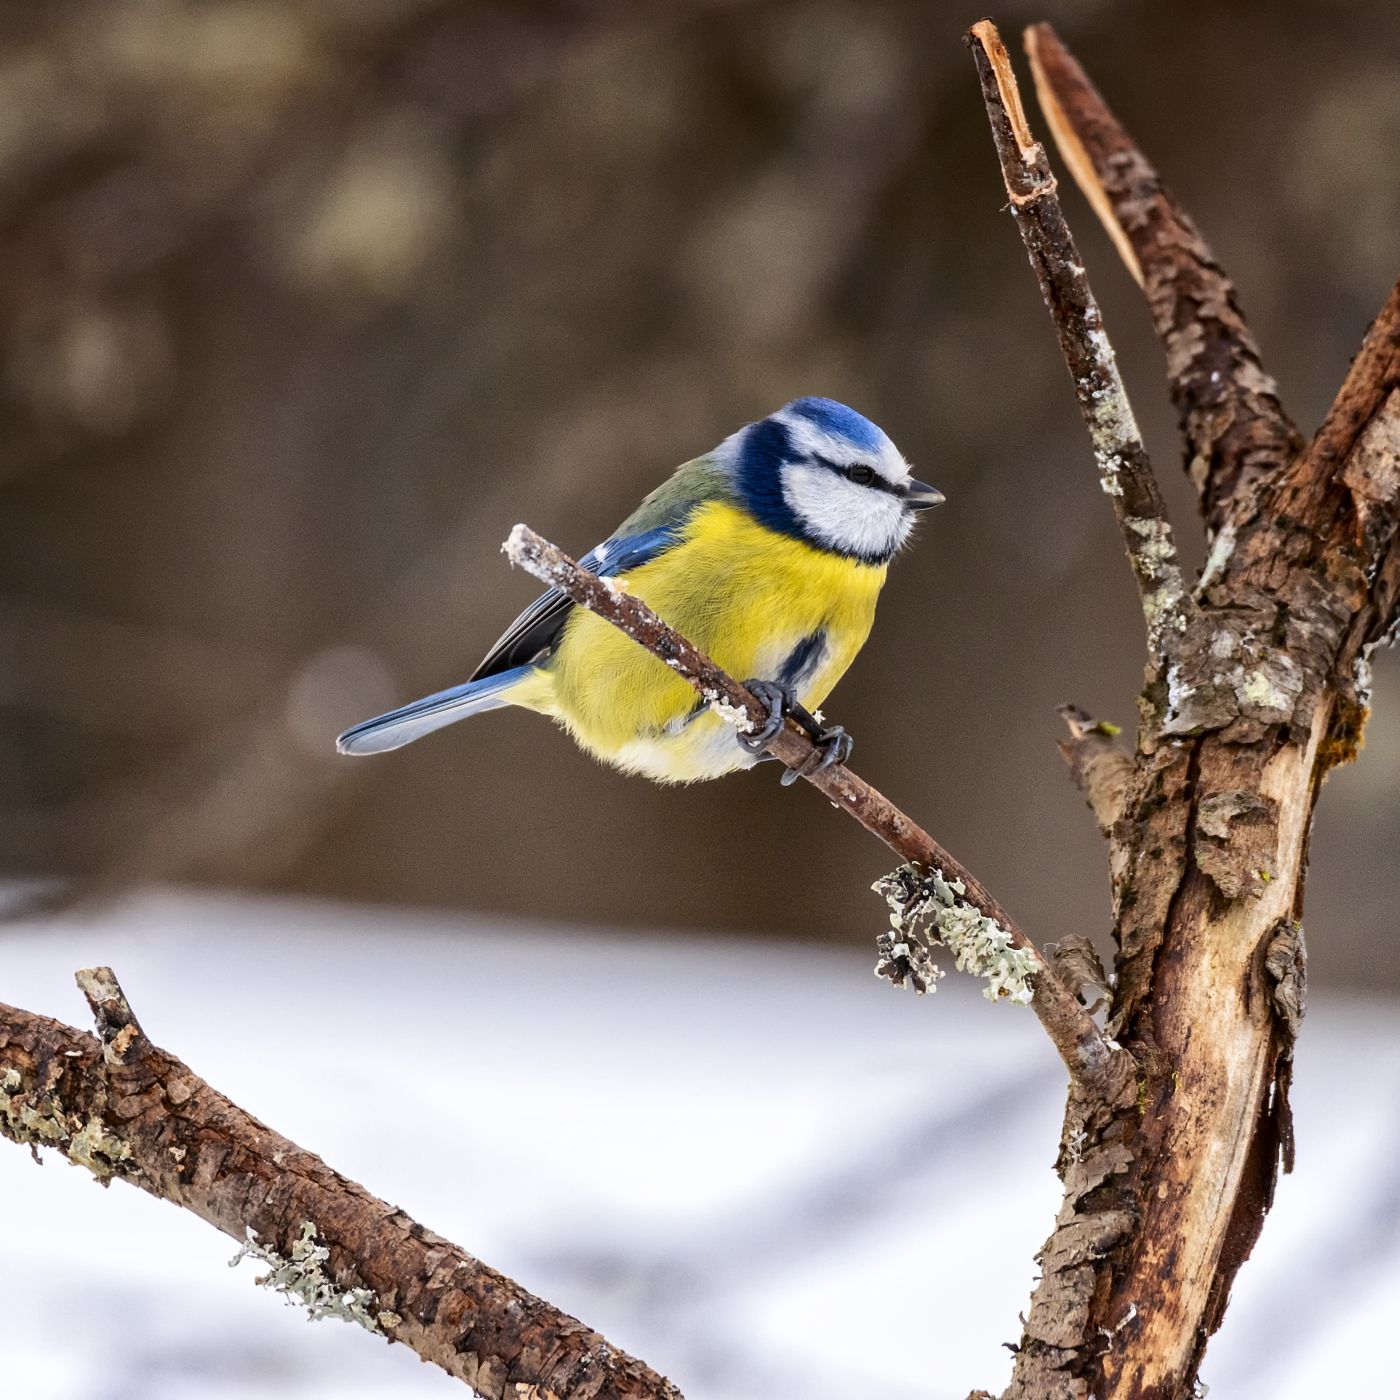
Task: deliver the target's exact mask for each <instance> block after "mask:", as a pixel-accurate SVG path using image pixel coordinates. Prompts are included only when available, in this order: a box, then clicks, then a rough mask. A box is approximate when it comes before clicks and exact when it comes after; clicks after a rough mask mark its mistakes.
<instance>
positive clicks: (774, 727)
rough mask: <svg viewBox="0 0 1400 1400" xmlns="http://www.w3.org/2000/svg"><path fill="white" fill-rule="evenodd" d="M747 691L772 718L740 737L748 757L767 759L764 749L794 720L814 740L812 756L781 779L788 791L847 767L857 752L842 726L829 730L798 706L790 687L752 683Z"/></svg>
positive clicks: (788, 770)
mask: <svg viewBox="0 0 1400 1400" xmlns="http://www.w3.org/2000/svg"><path fill="white" fill-rule="evenodd" d="M744 688H745V689H746V690H748V691H749V693H750V694H751V695H752V696H753V697H754V699H755V700H757V701H758V702H759V703H760V704H761V705H763V706H764V708H765V709H766V710H767V711H768V718H767V719H766V720H765V721H764V722H763V723H762V724H761V725H760V726H759V727H758V728H757V729H755V730H753V731H752V732H751V733H748V734H739V735H738V736H737V738H738V740H739V743H740V745H741V747H742V748H744V749H745V750H746V751H747V752H748V753H752V754H760V755H762V756H763V757H768V756H769V755H764V754H763V749H764V746H765V745H766V744H767V743H768V741H769V740H770V739H772V738H773V736H774V735H775V734H776V733H777V732H778V731H779V730H780V729H781V728H782V727H783V724H784V722H785V721H786V720H787V719H788V718H789V717H791V718H792V719H794V720H795V721H796V722H797V723H798V725H800V726H801V728H802V729H803V730H805V731H806V734H807V737H808V738H809V739H811V741H812V744H813V746H814V747H813V750H812V752H811V754H810V755H809V756H808V757H807V758H806V759H805V760H804V761H803V762H802V763H800V764H799V765H798V766H797V767H796V768H788V769H785V770H784V772H783V776H782V779H781V782H782V785H783V786H784V787H791V786H792V784H793V783H795V782H796V781H797V780H798V779H799V778H808V777H811V776H812V775H813V774H814V773H821V772H823V771H824V770H825V769H827V768H830V767H832V766H833V765H834V764H837V763H845V761H846V760H847V759H848V758H850V756H851V750H852V749H853V748H855V740H854V739H852V738H851V736H850V735H849V734H847V733H846V731H845V729H844V728H843V727H842V726H841V725H839V724H833V725H832V726H831V727H830V728H827V727H826V726H824V725H823V724H821V723H820V721H818V720H817V718H816V716H815V715H813V714H812V713H811V711H810V710H808V709H807V708H806V707H805V706H803V705H801V704H799V703H798V700H797V697H796V696H795V695H794V694H793V692H792V690H791V688H790V687H788V686H785V685H780V684H778V682H777V681H760V680H748V681H745V682H744Z"/></svg>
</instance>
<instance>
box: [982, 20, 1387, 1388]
mask: <svg viewBox="0 0 1400 1400" xmlns="http://www.w3.org/2000/svg"><path fill="white" fill-rule="evenodd" d="M987 29H989V26H986V25H982V26H978V27H976V28H975V29H974V30H973V31H972V35H971V37H972V39H973V42H974V45H976V44H977V43H978V42H983V43H985V42H987V35H986V30H987ZM1028 42H1029V47H1030V49H1031V54H1032V59H1033V63H1034V66H1035V70H1036V77H1037V82H1038V85H1039V88H1040V92H1041V96H1042V101H1043V104H1044V106H1045V109H1046V111H1047V115H1048V116H1049V119H1050V122H1051V125H1052V128H1053V130H1054V132H1055V136H1056V140H1057V142H1058V143H1059V145H1060V148H1061V152H1062V154H1064V155H1065V156H1066V160H1067V163H1068V164H1069V165H1070V167H1071V169H1072V170H1073V171H1074V173H1075V177H1076V179H1077V180H1078V181H1079V183H1080V185H1081V186H1082V187H1083V188H1084V189H1085V192H1086V193H1087V194H1088V196H1089V198H1090V200H1091V202H1092V203H1093V205H1094V207H1095V210H1096V211H1097V212H1098V213H1099V215H1100V217H1101V218H1103V219H1104V221H1105V223H1106V225H1107V226H1108V228H1109V232H1110V233H1111V234H1112V235H1113V237H1114V240H1115V243H1116V244H1117V246H1118V248H1119V251H1120V252H1121V253H1122V254H1123V256H1124V259H1125V261H1126V262H1127V263H1128V265H1129V267H1130V269H1132V270H1133V272H1134V274H1135V276H1137V278H1138V280H1139V282H1140V283H1141V284H1142V286H1143V289H1144V291H1145V293H1146V295H1147V298H1148V301H1149V304H1150V305H1151V307H1152V311H1153V316H1154V321H1155V323H1156V327H1157V331H1158V334H1159V336H1160V337H1161V339H1162V342H1163V345H1164V348H1165V350H1166V354H1167V372H1168V377H1169V379H1170V381H1171V385H1172V392H1173V396H1174V397H1175V399H1176V401H1177V404H1178V407H1179V409H1180V410H1181V421H1182V431H1183V436H1184V438H1185V440H1186V446H1187V453H1188V458H1189V460H1190V461H1191V463H1192V476H1193V478H1194V479H1195V480H1196V482H1197V485H1198V487H1199V488H1200V490H1201V497H1202V501H1201V504H1202V512H1203V514H1204V516H1205V518H1206V524H1207V527H1208V529H1209V530H1210V531H1211V532H1212V533H1213V535H1214V544H1213V547H1212V549H1211V553H1210V558H1209V561H1208V563H1207V566H1206V569H1205V571H1204V573H1203V575H1202V578H1201V579H1200V580H1199V582H1198V584H1197V586H1196V588H1195V589H1194V590H1193V592H1192V595H1191V597H1190V598H1189V600H1187V603H1186V605H1185V606H1184V607H1183V609H1182V614H1181V615H1182V617H1183V618H1184V626H1182V627H1180V628H1179V629H1169V630H1168V631H1166V632H1165V633H1164V634H1163V637H1162V646H1161V647H1160V649H1159V650H1157V651H1156V653H1155V654H1154V655H1153V656H1151V657H1149V665H1148V672H1147V683H1146V686H1145V688H1144V691H1143V695H1142V697H1141V700H1140V723H1139V728H1138V735H1137V746H1136V753H1135V755H1134V757H1133V759H1132V760H1131V762H1130V763H1129V764H1127V765H1126V768H1125V763H1124V762H1120V761H1119V760H1117V759H1111V758H1109V757H1107V755H1106V754H1105V753H1104V752H1103V749H1102V743H1103V741H1102V739H1100V738H1098V737H1096V736H1092V734H1091V732H1090V731H1089V730H1088V728H1087V726H1086V725H1085V724H1084V722H1083V721H1084V718H1085V717H1082V716H1077V715H1072V716H1071V735H1072V740H1071V743H1070V744H1069V745H1067V746H1065V747H1066V748H1067V749H1068V753H1067V757H1068V758H1069V759H1070V761H1071V764H1072V770H1073V771H1074V772H1075V775H1076V778H1077V779H1078V780H1079V781H1080V782H1081V784H1083V785H1085V786H1086V788H1089V789H1091V785H1092V784H1094V783H1095V782H1098V783H1100V784H1103V785H1104V786H1106V788H1107V793H1106V794H1104V793H1102V792H1101V793H1100V794H1099V796H1098V801H1097V802H1094V807H1095V813H1096V815H1099V816H1100V825H1101V827H1102V828H1103V829H1104V830H1105V832H1106V834H1107V836H1108V838H1109V846H1110V868H1111V871H1112V875H1113V897H1114V914H1115V930H1114V932H1115V938H1116V941H1117V944H1118V953H1117V957H1116V960H1115V974H1116V979H1115V985H1114V988H1113V996H1112V1001H1111V1005H1110V1008H1109V1012H1108V1022H1107V1029H1108V1031H1109V1033H1110V1034H1111V1035H1113V1036H1114V1037H1115V1038H1116V1039H1117V1040H1118V1041H1120V1042H1121V1043H1122V1045H1123V1046H1124V1047H1125V1049H1126V1050H1127V1052H1128V1055H1129V1056H1130V1057H1131V1062H1132V1063H1134V1064H1135V1065H1136V1066H1137V1072H1136V1076H1135V1079H1134V1082H1133V1083H1132V1084H1131V1085H1123V1086H1122V1087H1121V1090H1120V1092H1119V1093H1118V1094H1117V1095H1116V1096H1114V1097H1113V1098H1111V1099H1110V1100H1108V1101H1106V1102H1099V1103H1092V1104H1086V1103H1085V1102H1084V1101H1083V1099H1082V1096H1080V1095H1077V1094H1074V1093H1072V1094H1071V1097H1070V1103H1069V1108H1068V1111H1067V1114H1066V1121H1065V1135H1064V1138H1063V1141H1062V1146H1061V1156H1060V1163H1059V1166H1060V1170H1061V1175H1062V1176H1063V1178H1064V1186H1065V1193H1064V1202H1063V1205H1062V1208H1061V1211H1060V1214H1059V1216H1058V1218H1057V1220H1056V1223H1055V1228H1054V1230H1053V1231H1052V1233H1051V1235H1050V1238H1049V1240H1048V1241H1047V1243H1046V1245H1045V1247H1044V1249H1043V1250H1042V1252H1041V1256H1040V1257H1041V1261H1042V1264H1043V1273H1042V1278H1041V1281H1040V1283H1039V1285H1038V1286H1037V1288H1036V1290H1035V1293H1034V1296H1033V1298H1032V1302H1031V1308H1030V1311H1029V1313H1028V1314H1027V1317H1026V1324H1025V1331H1024V1334H1023V1336H1022V1339H1021V1343H1020V1346H1019V1348H1018V1350H1017V1356H1016V1364H1015V1368H1014V1372H1013V1378H1012V1382H1011V1385H1010V1387H1009V1388H1008V1390H1007V1391H1006V1393H1005V1397H1006V1400H1070V1398H1071V1397H1074V1398H1075V1400H1087V1397H1089V1396H1093V1397H1096V1400H1186V1397H1188V1396H1191V1395H1192V1394H1193V1392H1194V1389H1195V1385H1196V1379H1197V1375H1198V1372H1199V1368H1200V1363H1201V1359H1202V1356H1203V1354H1204V1351H1205V1346H1206V1342H1207V1340H1208V1339H1209V1337H1210V1335H1211V1333H1212V1332H1213V1331H1214V1330H1215V1329H1216V1328H1217V1327H1218V1326H1219V1324H1220V1321H1221V1318H1222V1317H1223V1315H1224V1311H1225V1308H1226V1305H1227V1303H1228V1301H1229V1295H1230V1288H1231V1285H1232V1283H1233V1281H1234V1278H1235V1275H1236V1273H1237V1271H1238V1270H1239V1268H1240V1267H1241V1265H1242V1264H1243V1262H1244V1261H1245V1259H1246V1258H1247V1257H1248V1255H1249V1253H1250V1250H1251V1249H1252V1248H1253V1245H1254V1242H1255V1240H1256V1239H1257V1237H1258V1234H1259V1231H1260V1229H1261V1228H1262V1225H1263V1221H1264V1217H1265V1215H1266V1213H1267V1211H1268V1209H1269V1206H1270V1203H1271V1201H1272V1197H1273V1189H1274V1181H1275V1177H1276V1173H1277V1170H1278V1166H1279V1164H1280V1162H1282V1164H1283V1166H1284V1167H1285V1169H1287V1168H1288V1167H1290V1166H1291V1164H1292V1158H1293V1130H1292V1123H1291V1119H1290V1116H1289V1111H1288V1085H1289V1079H1290V1076H1291V1069H1292V1057H1293V1053H1294V1045H1295V1041H1296V1039H1297V1036H1298V1033H1299V1029H1300V1025H1301V1019H1302V1011H1303V1001H1304V970H1305V959H1304V953H1303V944H1302V930H1301V925H1300V923H1299V922H1298V921H1299V918H1300V915H1301V912H1302V905H1303V891H1304V882H1305V876H1306V858H1307V838H1308V831H1309V827H1310V825H1311V821H1312V814H1313V809H1314V807H1315V805H1316V802H1317V799H1318V795H1319V792H1320V788H1321V783H1322V779H1323V777H1324V776H1325V774H1326V772H1327V770H1328V768H1329V767H1331V766H1332V765H1334V764H1336V763H1338V762H1343V761H1346V760H1347V759H1349V758H1352V757H1354V756H1355V753H1356V751H1357V747H1358V745H1359V738H1360V732H1361V729H1362V726H1363V724H1364V721H1365V713H1366V704H1367V695H1368V687H1369V668H1368V664H1367V659H1368V657H1369V654H1370V650H1371V648H1373V647H1374V646H1375V645H1377V644H1378V642H1379V641H1381V640H1382V639H1383V638H1384V637H1385V636H1386V635H1387V634H1388V633H1389V632H1390V631H1391V629H1393V627H1394V624H1395V613H1396V599H1397V592H1400V541H1398V539H1397V524H1400V392H1398V390H1400V286H1397V288H1396V290H1395V291H1394V292H1393V293H1392V294H1391V297H1390V299H1389V301H1387V303H1386V305H1385V307H1384V308H1383V309H1382V311H1381V314H1380V316H1379V317H1378V318H1377V320H1376V323H1375V324H1374V325H1373V326H1372V328H1371V330H1370V332H1369V334H1368V335H1367V338H1366V341H1365V343H1364V344H1363V346H1362V349H1361V351H1360V353H1359V354H1358V355H1357V358H1356V361H1355V363H1354V364H1353V365H1352V368H1351V371H1350V373H1349V374H1348V376H1347V379H1346V382H1345V383H1344V384H1343V386H1342V389H1341V391H1340V392H1339V394H1338V396H1337V399H1336V402H1335V403H1334V405H1333V407H1332V410H1331V411H1330V412H1329V414H1328V416H1327V420H1326V421H1325V422H1324V423H1323V425H1322V427H1321V428H1320V429H1319V431H1318V433H1317V435H1316V437H1315V438H1314V439H1313V441H1312V442H1311V443H1310V444H1309V445H1308V446H1307V447H1306V448H1303V447H1302V445H1301V443H1300V441H1299V439H1298V437H1297V434H1296V432H1295V431H1294V429H1293V428H1292V426H1291V424H1290V422H1289V420H1288V418H1287V416H1286V415H1285V414H1284V412H1283V410H1282V408H1281V406H1280V405H1279V403H1278V398H1277V394H1276V392H1275V390H1274V386H1273V382H1272V380H1270V379H1269V378H1268V376H1267V375H1266V374H1265V373H1264V371H1263V369H1262V366H1261V365H1260V362H1259V356H1258V350H1257V347H1256V346H1255V343H1254V341H1253V338H1252V336H1251V335H1250V333H1249V330H1248V327H1247V326H1246V325H1245V323H1244V320H1243V317H1242V315H1241V314H1240V312H1239V307H1238V304H1237V301H1236V298H1235V295H1234V289H1233V287H1232V286H1231V284H1230V283H1229V280H1228V279H1227V278H1226V276H1225V274H1224V273H1223V271H1222V270H1221V269H1220V268H1219V266H1218V264H1216V262H1215V260H1214V258H1213V257H1212V255H1211V254H1210V250H1209V248H1208V247H1207V246H1206V244H1205V242H1204V240H1203V239H1202V238H1201V236H1200V234H1199V233H1198V232H1197V231H1196V229H1195V227H1194V225H1193V224H1192V223H1191V221H1190V219H1189V217H1188V216H1187V215H1186V214H1185V213H1184V212H1183V211H1182V210H1181V209H1180V207H1179V206H1178V205H1177V204H1176V202H1175V201H1174V200H1173V199H1172V198H1171V197H1170V196H1169V195H1168V194H1167V193H1166V191H1165V190H1164V189H1163V188H1162V186H1161V182H1160V181H1159V180H1158V178H1157V176H1156V172H1155V171H1153V170H1152V168H1151V166H1150V165H1149V164H1148V163H1147V161H1146V160H1145V159H1144V158H1143V157H1142V155H1141V153H1140V152H1139V151H1138V150H1137V148H1136V147H1135V146H1134V145H1133V144H1132V142H1131V139H1130V138H1129V137H1128V135H1127V133H1126V132H1124V131H1123V129H1122V128H1121V126H1119V125H1118V123H1117V122H1116V120H1115V119H1114V118H1113V116H1112V113H1111V112H1109V111H1108V108H1107V107H1106V105H1105V104H1104V103H1103V99H1102V98H1101V97H1100V96H1099V95H1098V93H1097V92H1096V91H1095V90H1094V89H1093V87H1092V86H1091V85H1090V84H1089V82H1088V79H1087V78H1086V77H1085V76H1084V74H1083V72H1082V70H1080V69H1079V67H1078V65H1076V64H1075V63H1074V61H1073V59H1071V58H1070V57H1069V55H1068V54H1067V52H1066V51H1065V50H1064V48H1063V46H1062V45H1060V44H1059V41H1058V40H1057V39H1056V38H1055V36H1054V34H1053V32H1052V31H1050V30H1049V29H1048V28H1047V27H1046V26H1043V25H1042V26H1038V27H1037V28H1036V29H1035V30H1033V31H1031V34H1030V35H1029V40H1028ZM976 51H977V50H976V48H975V49H974V52H976ZM979 71H980V73H981V76H982V81H983V91H984V97H986V98H987V106H988V111H989V115H990V117H991V119H992V123H993V130H994V133H998V124H999V121H1000V120H1001V118H1002V115H1003V112H1004V110H1005V109H1006V108H1007V107H1008V106H1012V105H1015V104H1014V102H1010V101H1009V100H1008V98H1007V94H1006V92H1005V91H1004V90H1003V89H1004V88H1005V87H1006V85H1007V84H1008V83H1010V84H1012V85H1014V77H1013V76H1011V74H1010V68H1009V64H1007V65H1005V67H1004V68H1002V69H998V68H997V66H996V65H995V64H993V63H991V62H990V61H982V60H980V59H979ZM989 73H996V74H998V75H999V77H1000V80H1001V88H1000V89H997V90H994V91H993V92H991V93H990V94H989V91H988V89H989V82H988V75H989ZM1021 125H1022V126H1023V127H1024V119H1022V123H1021ZM1024 136H1025V140H1026V141H1027V142H1029V140H1030V136H1029V132H1028V131H1026V132H1024ZM1007 147H1008V140H1007V137H1006V135H1005V133H1004V132H1002V133H998V152H999V155H1000V157H1001V160H1002V165H1003V173H1004V175H1005V176H1006V181H1007V188H1008V190H1011V189H1013V188H1014V187H1015V186H1016V184H1017V182H1019V181H1024V180H1025V179H1026V178H1027V177H1026V174H1025V171H1024V170H1023V169H1022V168H1020V166H1019V165H1017V166H1012V165H1011V164H1010V163H1009V162H1008V159H1007ZM1037 149H1038V148H1037ZM1026 163H1027V162H1024V161H1022V162H1021V164H1022V165H1024V164H1026ZM1029 164H1031V165H1032V166H1033V167H1034V170H1035V172H1036V175H1037V177H1038V179H1039V181H1040V183H1041V184H1042V186H1045V185H1047V184H1048V185H1049V186H1053V176H1052V175H1051V174H1050V172H1049V168H1048V164H1047V165H1044V166H1043V167H1042V166H1041V164H1040V163H1039V161H1038V160H1036V161H1031V162H1029ZM1047 198H1053V189H1051V190H1050V193H1049V195H1048V196H1047ZM1018 222H1019V223H1020V225H1021V231H1022V234H1023V236H1025V235H1026V227H1025V223H1024V220H1018ZM1027 241H1028V243H1029V239H1027ZM1069 246H1070V247H1072V245H1069ZM1061 256H1062V258H1065V259H1069V258H1071V257H1073V254H1072V253H1071V252H1070V251H1069V250H1068V248H1066V250H1064V251H1063V252H1062V254H1061ZM1074 261H1075V263H1076V265H1075V266H1072V267H1067V268H1064V269H1062V270H1061V272H1060V273H1059V274H1058V275H1059V276H1061V277H1071V278H1078V277H1081V276H1082V274H1083V269H1082V268H1081V267H1079V266H1077V258H1075V259H1074ZM1037 273H1038V275H1039V276H1040V281H1041V285H1042V289H1044V288H1045V286H1046V284H1047V279H1048V280H1049V281H1050V282H1052V283H1053V282H1054V281H1055V279H1056V276H1057V274H1056V270H1055V269H1054V268H1053V267H1052V268H1051V269H1049V270H1048V272H1047V271H1043V270H1042V269H1041V268H1040V267H1037ZM1047 305H1048V306H1049V309H1050V311H1051V315H1052V317H1054V318H1055V321H1056V328H1057V331H1058V332H1059V334H1060V339H1061V343H1062V345H1063V343H1064V341H1065V338H1066V324H1065V323H1066V321H1067V320H1068V319H1069V316H1068V313H1067V310H1066V308H1065V307H1064V306H1063V305H1061V304H1059V303H1058V302H1057V301H1056V300H1055V299H1054V298H1052V297H1049V296H1047ZM1090 744H1094V745H1097V746H1098V748H1097V749H1095V748H1092V747H1090ZM1093 761H1097V762H1098V763H1100V764H1103V763H1109V764H1111V767H1110V768H1109V769H1108V772H1109V774H1110V777H1109V779H1108V780H1107V781H1106V782H1105V781H1104V779H1103V778H1102V776H1100V777H1099V778H1098V779H1095V777H1094V776H1093V770H1092V768H1091V767H1090V764H1091V762H1093ZM1090 796H1091V802H1093V801H1094V793H1093V791H1092V790H1090ZM1105 816H1107V817H1109V818H1111V820H1104V817H1105Z"/></svg>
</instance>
